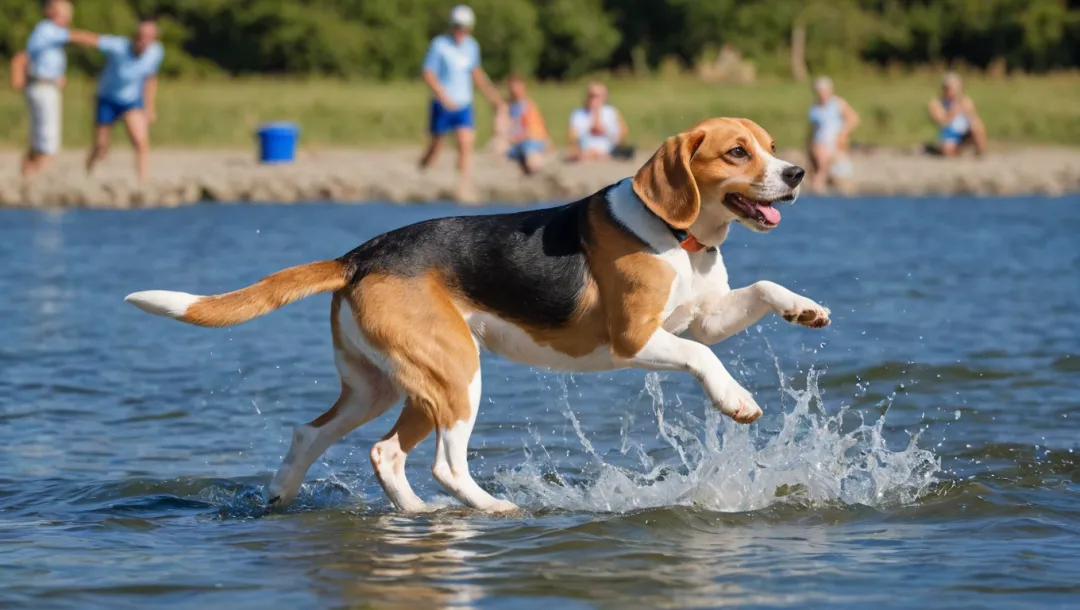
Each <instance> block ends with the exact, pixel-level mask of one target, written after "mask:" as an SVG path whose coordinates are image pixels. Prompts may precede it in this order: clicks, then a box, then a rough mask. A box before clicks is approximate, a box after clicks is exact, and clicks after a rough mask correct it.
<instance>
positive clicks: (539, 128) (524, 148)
mask: <svg viewBox="0 0 1080 610" xmlns="http://www.w3.org/2000/svg"><path fill="white" fill-rule="evenodd" d="M507 86H508V88H509V89H510V107H509V113H510V132H509V141H510V148H509V150H508V151H507V153H506V156H507V157H509V158H511V159H513V160H514V161H517V162H518V164H520V165H521V169H522V171H524V172H525V173H526V174H531V173H533V172H535V171H536V170H538V169H540V166H541V165H543V163H544V153H545V152H547V150H548V147H549V144H550V139H549V138H548V132H547V127H545V126H544V117H543V116H542V115H541V114H540V109H539V108H537V107H536V103H535V102H533V101H532V100H531V99H529V96H528V93H527V92H526V91H525V80H524V79H522V78H521V76H520V75H518V74H511V75H510V78H509V79H508V80H507Z"/></svg>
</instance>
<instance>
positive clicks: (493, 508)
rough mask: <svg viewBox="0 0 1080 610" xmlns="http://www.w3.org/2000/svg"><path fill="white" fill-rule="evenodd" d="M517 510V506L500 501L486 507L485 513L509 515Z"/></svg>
mask: <svg viewBox="0 0 1080 610" xmlns="http://www.w3.org/2000/svg"><path fill="white" fill-rule="evenodd" d="M515 510H518V506H517V504H514V503H513V502H508V501H506V500H498V499H496V500H495V501H494V502H492V503H491V504H489V505H487V506H485V507H484V511H485V512H489V513H509V512H513V511H515Z"/></svg>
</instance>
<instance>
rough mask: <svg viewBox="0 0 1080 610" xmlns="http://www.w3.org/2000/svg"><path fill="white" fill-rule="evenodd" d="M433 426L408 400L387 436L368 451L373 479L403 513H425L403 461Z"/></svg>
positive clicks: (415, 405) (416, 405)
mask: <svg viewBox="0 0 1080 610" xmlns="http://www.w3.org/2000/svg"><path fill="white" fill-rule="evenodd" d="M434 429H435V424H433V423H432V421H431V418H430V417H429V416H428V414H427V412H426V411H425V410H424V409H423V408H421V407H420V405H419V404H418V403H417V401H415V400H413V399H411V398H410V399H408V400H406V401H405V408H404V409H402V410H401V416H400V417H398V420H397V423H396V424H394V427H393V428H392V429H391V430H390V433H389V434H387V435H386V436H384V437H383V438H382V440H381V441H379V442H377V443H375V446H374V447H372V448H371V465H372V467H373V468H374V469H375V477H376V478H377V479H378V480H379V485H382V488H383V491H385V492H386V495H387V496H388V497H389V498H390V501H391V502H393V503H394V505H395V506H397V507H398V509H399V510H403V511H405V512H419V511H422V510H424V508H425V505H424V501H423V500H421V499H420V497H419V496H417V495H416V492H414V491H413V489H412V486H411V485H409V480H408V479H406V478H405V459H406V458H407V457H409V452H410V451H412V450H413V448H414V447H416V446H417V445H418V444H419V443H420V441H422V440H424V438H426V437H427V435H429V434H431V431H432V430H434Z"/></svg>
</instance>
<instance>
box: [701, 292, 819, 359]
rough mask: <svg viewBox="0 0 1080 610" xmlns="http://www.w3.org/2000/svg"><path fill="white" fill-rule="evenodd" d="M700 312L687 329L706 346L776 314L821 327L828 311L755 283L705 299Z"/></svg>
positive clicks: (792, 293)
mask: <svg viewBox="0 0 1080 610" xmlns="http://www.w3.org/2000/svg"><path fill="white" fill-rule="evenodd" d="M699 309H700V311H701V312H702V313H701V314H700V315H699V316H698V317H697V319H695V320H694V323H693V324H692V325H691V326H690V332H691V333H693V335H694V337H695V338H696V339H697V340H698V341H701V342H702V343H706V344H713V343H719V342H720V341H723V340H724V339H727V338H728V337H730V336H731V335H734V334H735V333H738V332H741V331H743V330H745V329H746V328H747V327H749V326H750V325H751V324H754V323H755V322H757V321H758V320H760V319H761V318H762V317H763V316H765V314H767V313H769V312H775V313H776V314H777V315H780V316H783V318H784V319H785V320H787V321H788V322H791V323H793V324H801V325H803V326H808V327H810V328H822V327H824V326H828V324H829V310H828V309H826V308H824V307H822V306H821V305H818V304H817V303H815V302H813V301H811V300H810V299H808V298H806V297H804V296H800V295H797V294H795V293H794V292H791V291H790V290H788V289H787V288H784V287H783V286H781V285H779V284H774V283H773V282H756V283H754V284H751V285H750V286H747V287H746V288H739V289H737V290H732V291H730V292H727V293H725V294H722V295H719V296H713V297H705V299H704V300H703V302H702V304H701V306H700V308H699Z"/></svg>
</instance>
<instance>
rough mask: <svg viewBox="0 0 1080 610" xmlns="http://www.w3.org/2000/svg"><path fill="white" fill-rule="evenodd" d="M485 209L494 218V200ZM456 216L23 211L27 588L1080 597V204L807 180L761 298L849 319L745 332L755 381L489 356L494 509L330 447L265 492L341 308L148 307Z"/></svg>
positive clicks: (289, 603) (308, 594) (399, 595)
mask: <svg viewBox="0 0 1080 610" xmlns="http://www.w3.org/2000/svg"><path fill="white" fill-rule="evenodd" d="M482 211H485V212H486V211H493V209H492V208H485V209H484V210H482ZM455 213H477V211H475V210H462V209H458V208H454V207H451V206H445V205H431V206H423V207H396V206H390V205H364V206H333V205H322V204H309V205H295V206H282V207H279V206H249V205H235V206H214V205H204V206H196V207H189V208H182V209H174V210H138V211H123V212H110V211H84V210H79V211H69V212H64V213H49V212H34V211H0V261H2V263H3V264H2V265H0V291H2V293H3V297H2V298H0V337H2V338H3V339H2V340H0V607H3V608H16V607H33V608H46V607H73V608H74V607H78V608H83V607H132V608H136V607H137V608H148V607H152V608H179V607H183V608H189V607H214V608H217V607H229V608H234V609H239V608H259V609H265V608H268V607H272V608H277V607H303V608H307V607H422V608H431V607H447V606H454V607H483V608H535V607H546V608H550V607H558V608H587V607H611V608H615V607H618V608H622V607H658V606H665V607H667V606H678V607H685V606H689V607H716V606H731V605H734V606H740V607H749V606H788V607H791V606H794V607H805V606H826V605H831V606H835V605H844V606H859V607H862V606H865V605H867V604H874V605H877V606H884V607H905V606H907V607H910V606H922V607H989V606H992V605H993V606H998V605H1000V606H1004V607H1023V606H1027V607H1040V608H1042V607H1077V606H1080V505H1078V501H1080V463H1078V461H1077V456H1076V454H1075V453H1074V451H1075V450H1077V447H1078V445H1080V427H1078V425H1077V424H1078V423H1080V421H1078V420H1080V411H1078V409H1077V406H1078V405H1080V323H1078V321H1077V319H1078V318H1077V313H1076V312H1077V303H1078V302H1080V238H1078V235H1080V198H1076V197H1072V198H1065V199H985V200H982V199H979V200H976V199H962V198H951V199H866V200H858V199H855V200H831V199H811V198H805V199H802V200H800V202H799V203H798V204H796V205H795V206H792V207H789V208H785V210H784V220H783V222H782V224H781V226H780V227H779V228H778V229H777V230H775V231H774V232H772V233H770V234H769V235H756V234H751V233H749V232H748V231H745V230H743V229H741V228H736V229H734V230H733V231H732V235H731V237H730V239H729V241H728V243H727V244H726V245H725V247H724V255H725V259H726V262H727V265H728V270H729V273H730V275H731V278H732V282H733V284H734V285H744V284H748V283H750V282H753V281H755V280H758V279H770V280H773V281H776V282H779V283H781V284H784V285H786V286H788V287H789V288H791V289H793V290H795V291H796V292H801V293H805V294H806V295H808V296H810V297H812V298H814V299H816V300H818V301H819V302H821V303H823V304H825V305H827V306H828V307H830V308H831V309H832V312H833V314H832V319H833V324H832V326H830V327H829V328H827V329H825V330H823V331H814V330H809V329H803V328H799V327H795V326H791V325H788V324H786V323H784V322H783V321H782V320H779V319H777V318H775V317H770V318H766V319H765V320H763V321H762V323H761V324H759V325H757V326H755V327H751V328H750V329H749V330H748V331H746V332H745V333H742V334H741V335H739V336H737V337H734V338H733V339H731V340H729V341H728V342H725V343H723V344H720V345H718V346H716V347H715V349H716V350H717V353H718V354H720V356H721V358H722V360H723V361H724V362H725V364H727V365H728V368H729V370H731V371H732V372H733V374H734V375H735V376H736V377H737V378H738V379H740V381H742V382H743V383H744V384H745V385H746V386H747V387H748V388H750V389H751V390H752V391H753V392H754V393H755V395H756V396H757V399H758V402H759V403H760V404H761V405H762V407H763V408H764V409H765V413H766V415H765V417H763V418H762V419H761V420H759V421H758V422H757V423H755V424H754V425H752V426H749V427H743V426H736V425H734V424H731V423H730V422H728V421H726V420H722V419H721V418H718V417H716V415H715V414H714V413H712V412H711V410H710V408H708V407H707V406H706V404H705V401H704V397H703V394H702V392H701V390H700V389H699V387H698V386H697V384H696V382H694V381H693V380H692V379H690V378H689V376H686V375H678V374H668V375H656V374H650V375H646V374H645V373H643V372H638V371H623V372H617V373H606V374H577V375H561V374H553V373H547V372H543V371H537V370H534V369H529V368H527V367H523V366H519V365H515V364H511V363H508V362H505V361H501V360H497V359H494V358H487V359H485V361H484V373H483V375H484V378H483V386H484V390H485V398H484V400H483V404H482V407H481V412H480V417H479V421H478V423H477V426H476V432H475V434H474V436H473V441H472V452H471V463H472V470H473V473H474V476H475V477H476V478H477V480H478V481H479V482H480V484H481V485H482V486H484V487H486V488H487V489H489V490H491V491H492V492H493V493H495V494H496V495H499V496H503V497H507V498H510V499H512V500H514V501H515V502H517V503H518V504H520V505H521V506H523V507H524V508H525V511H524V512H523V513H521V514H516V515H511V516H506V517H488V516H484V515H479V514H476V513H474V512H472V511H470V510H467V509H465V508H462V507H460V506H458V505H456V504H455V503H454V502H453V501H452V500H450V499H448V498H447V497H446V494H445V493H444V492H443V491H442V490H441V489H440V488H439V487H438V486H437V485H436V484H435V483H434V482H433V480H432V478H431V475H430V471H429V468H430V463H431V456H432V446H431V445H432V441H431V440H430V439H429V440H428V441H426V442H425V444H423V445H421V446H420V447H419V448H418V449H417V451H416V452H415V453H414V454H413V456H412V457H410V461H409V464H408V474H409V478H410V480H411V481H412V483H413V486H414V488H416V489H417V492H418V493H419V495H420V496H421V497H424V498H427V499H432V500H434V501H435V502H436V503H439V504H441V505H442V506H443V508H441V509H440V510H439V511H437V512H435V513H434V514H430V515H425V516H418V517H415V516H405V515H401V514H397V513H395V511H394V510H393V509H392V507H391V506H390V505H389V504H388V502H387V500H386V499H385V498H384V496H383V495H382V492H381V490H380V489H379V487H378V484H377V483H376V481H375V479H374V477H373V476H372V474H371V471H370V467H369V464H368V459H367V453H368V450H369V449H370V446H371V444H372V443H373V442H374V441H375V440H377V439H378V438H379V437H381V436H382V435H383V434H384V433H385V432H386V431H387V430H388V429H389V427H390V425H391V424H392V422H393V418H394V417H396V413H394V412H391V413H390V414H388V415H387V416H385V417H383V418H381V419H379V420H376V421H375V422H372V423H370V424H368V425H367V426H365V427H363V428H361V429H359V430H357V431H356V432H354V433H353V434H351V435H349V436H347V437H346V438H345V439H344V440H343V441H341V442H340V443H338V444H337V445H336V446H334V447H332V448H331V449H330V450H329V451H328V452H327V454H326V456H324V458H323V459H322V460H321V461H320V462H319V463H318V464H316V465H315V467H314V468H313V469H312V471H311V472H310V474H309V476H308V479H307V481H308V483H307V484H306V485H305V489H304V491H303V492H302V494H301V497H300V498H299V501H298V502H297V504H296V505H294V506H293V507H291V508H289V509H288V510H287V511H284V512H271V513H267V512H266V511H264V510H263V509H262V507H261V502H260V500H259V497H260V493H261V490H262V487H263V486H264V485H265V484H266V483H268V482H269V480H270V477H271V476H272V474H273V472H274V470H276V468H277V466H278V464H279V463H280V460H281V458H282V457H283V455H284V454H285V452H286V451H287V449H288V442H289V438H290V435H291V430H292V426H294V425H296V424H298V423H301V422H304V421H307V420H309V419H311V418H312V417H314V416H316V415H318V414H319V413H321V412H322V411H324V410H325V409H326V408H327V407H328V406H329V405H330V404H331V403H332V402H333V400H334V399H335V398H336V397H337V394H338V383H337V378H336V375H335V373H334V367H333V363H332V358H331V345H330V336H329V329H328V323H327V312H328V309H329V308H328V304H329V296H327V295H321V296H318V297H313V298H310V299H308V300H305V301H302V302H300V303H297V304H294V305H292V306H290V307H288V308H286V309H283V310H281V311H279V312H277V313H275V314H272V315H269V316H266V317H265V318H261V319H259V320H256V321H254V322H251V323H249V324H246V325H243V326H239V327H234V328H231V329H224V330H210V329H201V328H194V327H190V326H185V325H181V324H177V323H175V322H172V321H169V320H163V319H161V318H153V317H150V316H147V315H146V314H145V313H142V312H140V311H138V310H136V309H134V308H133V307H130V306H128V305H126V304H125V303H124V302H123V297H124V295H126V294H128V293H129V292H132V291H135V290H141V289H151V288H165V289H175V290H183V291H190V292H197V293H204V294H205V293H213V292H222V291H226V290H230V289H234V288H237V287H240V286H243V285H246V284H248V283H250V282H252V281H254V280H256V279H258V278H259V277H262V276H263V275H265V274H267V273H269V272H272V271H275V270H277V269H280V268H283V267H286V266H290V265H294V264H298V263H302V262H307V261H311V260H320V259H325V258H331V257H335V256H338V255H340V254H342V253H344V252H346V251H347V250H349V249H351V248H353V247H354V246H355V245H357V244H359V243H361V242H362V241H364V240H366V239H368V238H370V237H373V236H374V235H376V234H378V233H381V232H383V231H385V230H388V229H391V228H394V227H398V226H401V225H403V224H406V223H410V222H414V221H417V220H421V219H424V218H429V217H433V216H441V215H448V214H455Z"/></svg>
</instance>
